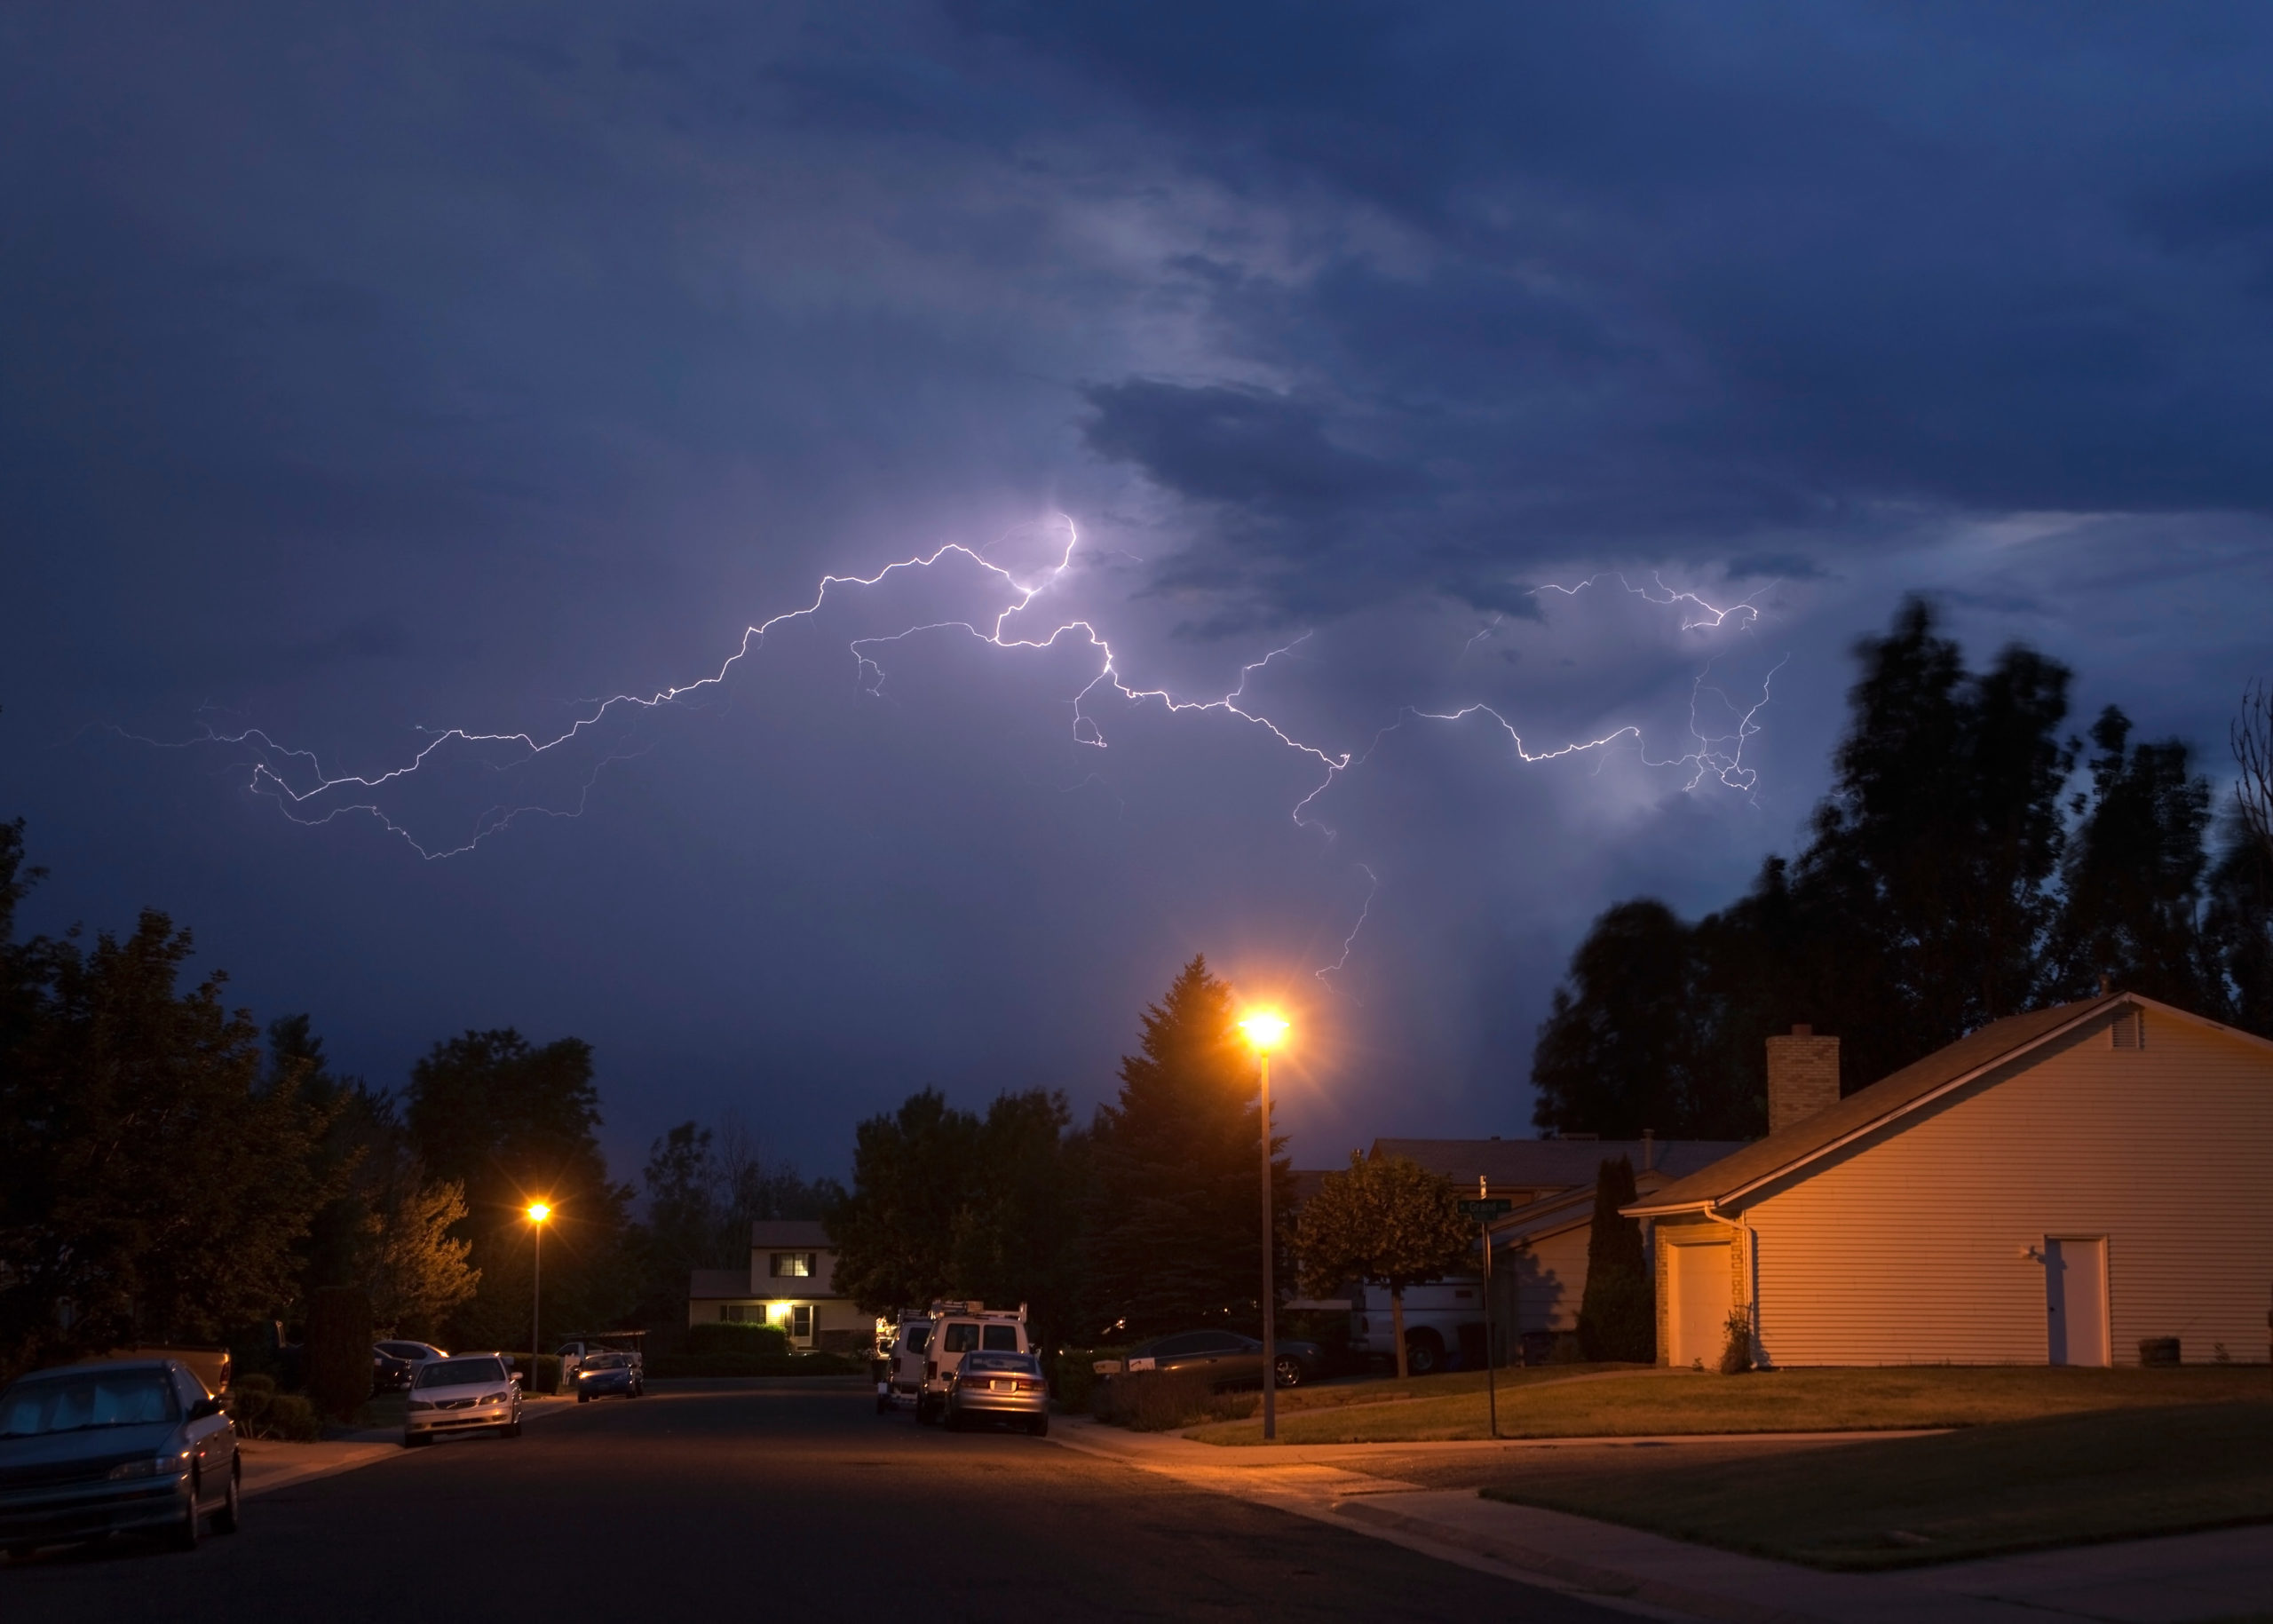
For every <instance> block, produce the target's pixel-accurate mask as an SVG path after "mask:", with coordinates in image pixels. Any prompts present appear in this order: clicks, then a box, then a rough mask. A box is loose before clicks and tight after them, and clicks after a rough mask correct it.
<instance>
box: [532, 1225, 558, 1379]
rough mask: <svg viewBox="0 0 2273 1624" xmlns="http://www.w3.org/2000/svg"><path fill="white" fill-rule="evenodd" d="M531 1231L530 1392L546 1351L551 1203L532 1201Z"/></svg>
mask: <svg viewBox="0 0 2273 1624" xmlns="http://www.w3.org/2000/svg"><path fill="white" fill-rule="evenodd" d="M526 1210H527V1214H528V1220H529V1229H530V1230H531V1232H533V1233H534V1234H535V1237H536V1255H535V1266H534V1267H533V1268H532V1269H531V1270H530V1271H529V1390H530V1391H531V1392H535V1390H536V1361H537V1359H538V1356H539V1355H541V1354H542V1353H543V1351H544V1342H543V1338H541V1337H540V1336H539V1335H537V1327H538V1324H539V1323H540V1311H541V1310H542V1309H543V1304H544V1221H545V1220H546V1219H547V1218H549V1217H550V1216H552V1203H551V1202H550V1201H531V1202H530V1203H529V1204H528V1206H527V1208H526Z"/></svg>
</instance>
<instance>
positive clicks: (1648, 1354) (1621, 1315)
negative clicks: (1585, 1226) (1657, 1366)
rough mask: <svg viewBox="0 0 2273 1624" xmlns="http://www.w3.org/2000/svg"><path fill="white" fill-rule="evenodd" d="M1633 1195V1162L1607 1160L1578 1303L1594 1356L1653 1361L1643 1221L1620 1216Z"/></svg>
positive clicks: (1653, 1302)
mask: <svg viewBox="0 0 2273 1624" xmlns="http://www.w3.org/2000/svg"><path fill="white" fill-rule="evenodd" d="M1633 1200H1634V1163H1633V1162H1632V1161H1631V1160H1629V1159H1628V1158H1627V1157H1624V1156H1620V1157H1619V1158H1618V1160H1617V1161H1607V1160H1605V1161H1604V1162H1603V1164H1602V1168H1601V1170H1600V1171H1599V1172H1598V1173H1597V1174H1596V1178H1595V1218H1594V1227H1593V1228H1592V1229H1591V1230H1590V1231H1589V1232H1588V1235H1587V1289H1586V1294H1585V1295H1584V1296H1582V1297H1581V1298H1580V1303H1579V1345H1580V1347H1581V1348H1582V1349H1583V1350H1585V1352H1586V1356H1587V1357H1588V1359H1620V1360H1625V1361H1628V1362H1630V1363H1633V1364H1637V1365H1649V1364H1654V1363H1655V1362H1656V1361H1657V1357H1658V1301H1657V1288H1656V1285H1655V1283H1654V1282H1653V1281H1652V1280H1651V1277H1650V1271H1649V1264H1648V1260H1647V1257H1646V1256H1645V1255H1644V1253H1643V1249H1642V1225H1641V1224H1640V1222H1639V1221H1638V1220H1636V1219H1634V1218H1628V1217H1625V1216H1621V1215H1620V1212H1619V1208H1621V1207H1625V1206H1628V1205H1629V1204H1631V1203H1632V1201H1633Z"/></svg>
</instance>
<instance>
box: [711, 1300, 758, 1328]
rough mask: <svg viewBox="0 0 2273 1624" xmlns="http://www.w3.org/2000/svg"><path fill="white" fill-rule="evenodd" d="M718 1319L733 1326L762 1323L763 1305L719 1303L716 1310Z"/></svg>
mask: <svg viewBox="0 0 2273 1624" xmlns="http://www.w3.org/2000/svg"><path fill="white" fill-rule="evenodd" d="M718 1318H719V1319H724V1320H727V1321H729V1322H730V1323H732V1324H734V1325H748V1324H750V1323H752V1322H760V1323H762V1322H763V1321H764V1319H765V1304H764V1303H721V1304H720V1305H719V1308H718Z"/></svg>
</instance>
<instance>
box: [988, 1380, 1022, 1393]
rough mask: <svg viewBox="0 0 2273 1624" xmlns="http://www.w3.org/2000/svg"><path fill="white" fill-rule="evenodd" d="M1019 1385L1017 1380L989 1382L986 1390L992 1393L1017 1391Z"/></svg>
mask: <svg viewBox="0 0 2273 1624" xmlns="http://www.w3.org/2000/svg"><path fill="white" fill-rule="evenodd" d="M986 1390H987V1391H988V1392H990V1393H1009V1392H1016V1391H1017V1390H1018V1383H1017V1382H988V1383H987V1384H986Z"/></svg>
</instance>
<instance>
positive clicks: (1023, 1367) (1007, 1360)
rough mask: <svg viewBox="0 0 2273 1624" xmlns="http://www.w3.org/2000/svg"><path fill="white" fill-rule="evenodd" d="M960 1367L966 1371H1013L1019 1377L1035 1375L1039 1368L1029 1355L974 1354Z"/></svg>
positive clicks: (1031, 1355)
mask: <svg viewBox="0 0 2273 1624" xmlns="http://www.w3.org/2000/svg"><path fill="white" fill-rule="evenodd" d="M962 1367H963V1369H964V1370H966V1371H976V1370H1015V1371H1017V1372H1018V1374H1020V1375H1027V1376H1030V1375H1034V1374H1037V1373H1038V1372H1039V1371H1040V1370H1041V1366H1040V1365H1038V1364H1036V1363H1035V1362H1034V1355H1033V1354H1031V1353H974V1354H972V1355H971V1356H970V1358H969V1359H965V1360H963V1362H962Z"/></svg>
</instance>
